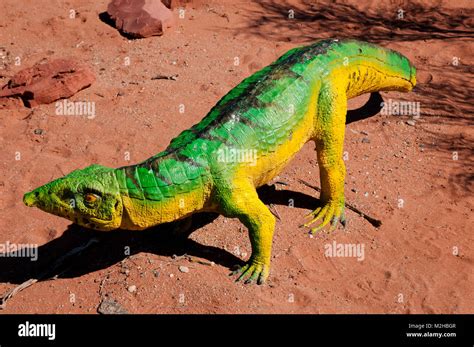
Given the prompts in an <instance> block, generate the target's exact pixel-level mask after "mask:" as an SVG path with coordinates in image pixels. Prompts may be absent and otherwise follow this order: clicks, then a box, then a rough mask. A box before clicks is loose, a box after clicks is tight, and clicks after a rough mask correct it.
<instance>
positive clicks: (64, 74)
mask: <svg viewBox="0 0 474 347" xmlns="http://www.w3.org/2000/svg"><path fill="white" fill-rule="evenodd" d="M94 81H95V76H94V73H93V72H92V70H91V69H90V68H89V67H88V66H87V65H84V64H82V63H80V62H77V61H75V60H71V59H56V60H52V61H49V62H46V63H37V64H35V65H33V66H32V67H30V68H26V69H23V70H21V71H19V72H18V73H17V74H15V75H14V76H13V77H12V78H11V79H10V81H9V82H8V83H7V84H6V85H5V86H3V88H2V89H1V90H0V105H3V106H4V107H8V106H9V105H11V104H12V102H11V101H6V100H4V98H6V99H10V98H17V99H18V98H21V99H22V101H23V103H24V105H25V106H27V107H32V106H36V105H39V104H49V103H51V102H53V101H56V100H58V99H62V98H69V97H71V96H73V95H74V94H76V93H77V92H78V91H80V90H82V89H84V88H87V87H89V86H90V85H91V84H92V83H93V82H94Z"/></svg>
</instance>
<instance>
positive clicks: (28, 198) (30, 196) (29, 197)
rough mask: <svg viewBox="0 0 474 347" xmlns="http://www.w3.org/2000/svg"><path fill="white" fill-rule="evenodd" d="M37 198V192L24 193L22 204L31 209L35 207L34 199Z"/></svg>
mask: <svg viewBox="0 0 474 347" xmlns="http://www.w3.org/2000/svg"><path fill="white" fill-rule="evenodd" d="M37 197H38V192H36V191H32V192H29V193H26V194H25V195H24V196H23V202H24V203H25V205H26V206H28V207H32V206H35V205H36V198H37Z"/></svg>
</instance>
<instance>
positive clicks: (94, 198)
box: [84, 193, 99, 205]
mask: <svg viewBox="0 0 474 347" xmlns="http://www.w3.org/2000/svg"><path fill="white" fill-rule="evenodd" d="M98 199H99V196H97V195H96V194H93V193H87V194H86V195H85V196H84V201H85V202H86V203H88V204H89V205H91V204H93V203H95V202H96V201H97V200H98Z"/></svg>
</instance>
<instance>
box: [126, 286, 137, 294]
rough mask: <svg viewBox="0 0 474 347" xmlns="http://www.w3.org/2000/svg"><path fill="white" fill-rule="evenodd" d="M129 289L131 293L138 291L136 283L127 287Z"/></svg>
mask: <svg viewBox="0 0 474 347" xmlns="http://www.w3.org/2000/svg"><path fill="white" fill-rule="evenodd" d="M127 290H128V291H129V292H130V293H135V292H136V291H137V286H136V285H134V284H133V285H131V286H129V287H128V288H127Z"/></svg>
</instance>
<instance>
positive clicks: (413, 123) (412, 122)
mask: <svg viewBox="0 0 474 347" xmlns="http://www.w3.org/2000/svg"><path fill="white" fill-rule="evenodd" d="M406 123H407V124H408V125H410V126H412V127H414V126H415V124H416V122H415V121H414V120H413V119H410V120H407V122H406Z"/></svg>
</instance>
